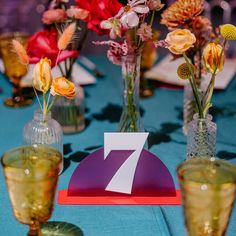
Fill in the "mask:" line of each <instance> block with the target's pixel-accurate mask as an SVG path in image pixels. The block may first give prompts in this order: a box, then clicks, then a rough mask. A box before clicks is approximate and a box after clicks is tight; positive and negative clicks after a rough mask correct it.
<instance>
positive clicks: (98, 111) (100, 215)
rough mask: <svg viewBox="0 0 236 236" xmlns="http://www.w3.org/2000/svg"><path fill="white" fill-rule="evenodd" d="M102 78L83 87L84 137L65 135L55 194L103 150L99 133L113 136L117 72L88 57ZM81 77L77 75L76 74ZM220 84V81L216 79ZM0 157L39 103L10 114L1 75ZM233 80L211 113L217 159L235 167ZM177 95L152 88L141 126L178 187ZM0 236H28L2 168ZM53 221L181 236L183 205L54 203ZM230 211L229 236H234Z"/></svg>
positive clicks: (119, 235) (146, 235) (121, 235)
mask: <svg viewBox="0 0 236 236" xmlns="http://www.w3.org/2000/svg"><path fill="white" fill-rule="evenodd" d="M91 59H92V60H93V61H94V62H95V63H96V64H97V65H98V67H99V68H100V69H101V70H103V71H104V72H105V73H106V77H105V78H103V79H98V80H97V83H96V84H95V85H91V86H87V87H85V92H86V107H87V112H86V119H87V127H86V129H85V131H84V132H82V133H79V134H74V135H66V136H64V143H65V145H66V155H65V167H66V170H65V171H64V172H63V174H62V175H61V176H60V180H59V185H58V189H66V188H67V185H68V182H69V180H70V177H71V175H72V173H73V171H74V170H75V168H76V166H77V165H78V163H79V161H80V160H81V157H84V156H86V155H87V154H88V153H89V152H92V151H93V150H95V149H96V147H98V146H101V145H103V133H104V132H109V131H116V128H117V122H118V120H119V115H120V112H121V104H122V97H121V91H122V89H121V87H122V86H121V72H120V68H119V67H117V66H114V65H112V64H111V63H110V62H108V61H107V59H106V58H105V57H92V58H91ZM78 76H79V75H78ZM219 79H224V78H219ZM0 81H1V82H0V87H1V88H2V89H3V92H2V93H1V94H0V100H1V101H0V127H1V128H0V155H1V154H2V153H3V152H4V151H6V150H8V149H10V148H12V147H15V146H19V145H20V144H21V143H22V128H23V126H24V124H26V122H28V121H29V120H31V119H32V116H33V111H34V109H36V108H38V104H37V101H36V100H35V102H34V104H33V105H32V106H29V107H25V108H21V109H12V108H8V107H5V106H4V105H3V100H4V99H5V98H6V97H8V96H10V91H11V86H10V84H9V83H8V82H7V80H6V79H5V78H4V77H3V75H1V76H0ZM235 94H236V80H234V81H232V82H231V84H230V85H229V87H228V88H227V90H225V91H222V92H216V93H215V94H214V99H213V102H214V109H213V110H212V114H213V117H214V120H215V121H216V122H217V125H218V133H217V154H218V156H219V157H220V158H224V159H227V160H229V161H231V162H234V163H236V96H235ZM182 102H183V92H182V91H181V90H168V89H160V88H159V89H156V91H155V95H154V96H153V97H151V98H148V99H145V100H141V102H140V104H141V107H142V110H143V117H142V119H143V123H144V125H145V128H146V129H147V130H148V131H149V132H150V135H151V148H150V151H151V152H153V153H155V154H156V155H157V156H158V157H159V158H160V159H161V160H162V161H163V162H164V163H165V164H166V166H167V167H168V169H169V170H170V172H171V174H172V176H173V178H174V181H175V184H176V187H177V188H178V183H177V181H176V172H175V169H176V166H177V165H178V164H179V163H180V162H181V161H183V160H184V159H185V150H186V138H185V136H184V135H183V133H182ZM0 172H1V173H0V235H1V236H15V235H26V232H27V227H26V226H24V225H21V224H19V223H18V222H17V221H16V220H15V219H14V216H13V213H12V209H11V206H10V202H9V198H8V193H7V190H6V185H5V181H4V179H3V174H2V168H0ZM50 220H52V221H66V222H70V223H73V224H75V225H77V226H79V227H80V228H81V230H82V231H83V234H84V235H86V236H111V235H112V236H136V235H137V236H154V235H155V236H169V235H171V236H185V235H186V233H185V228H184V220H183V214H182V207H181V206H161V207H160V206H63V205H58V204H55V209H54V212H53V216H52V217H51V219H50ZM235 222H236V209H235V208H234V211H233V214H232V217H231V223H230V224H229V227H228V233H227V235H228V236H235V235H236V224H235Z"/></svg>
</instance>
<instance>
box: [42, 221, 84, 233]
mask: <svg viewBox="0 0 236 236" xmlns="http://www.w3.org/2000/svg"><path fill="white" fill-rule="evenodd" d="M41 231H42V235H43V236H83V235H84V234H83V232H82V230H81V229H80V228H79V227H77V226H76V225H73V224H70V223H66V222H60V221H50V222H47V223H45V224H43V225H42V226H41Z"/></svg>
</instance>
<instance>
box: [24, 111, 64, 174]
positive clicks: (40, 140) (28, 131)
mask: <svg viewBox="0 0 236 236" xmlns="http://www.w3.org/2000/svg"><path fill="white" fill-rule="evenodd" d="M23 142H24V144H27V145H34V144H43V145H46V146H50V147H53V148H55V149H57V150H58V151H60V153H61V154H62V156H63V132H62V128H61V126H60V124H59V123H58V122H57V121H56V120H54V119H52V117H51V113H50V112H49V114H48V115H47V116H46V117H45V116H44V115H43V113H42V111H41V110H36V111H35V112H34V118H33V120H31V121H29V122H28V123H27V124H26V125H25V126H24V129H23ZM61 170H63V162H62V164H61Z"/></svg>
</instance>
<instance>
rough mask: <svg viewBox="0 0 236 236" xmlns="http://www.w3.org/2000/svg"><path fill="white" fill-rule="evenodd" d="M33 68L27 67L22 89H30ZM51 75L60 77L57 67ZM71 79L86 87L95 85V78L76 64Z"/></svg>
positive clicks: (0, 68) (1, 69) (2, 68)
mask: <svg viewBox="0 0 236 236" xmlns="http://www.w3.org/2000/svg"><path fill="white" fill-rule="evenodd" d="M62 64H63V63H62ZM33 68H34V65H29V70H28V73H27V74H26V75H25V76H24V77H23V78H22V80H21V86H22V87H32V71H33ZM62 68H63V65H62ZM0 71H2V72H4V65H3V61H2V60H1V59H0ZM52 74H53V77H54V78H55V77H58V76H61V73H60V70H59V68H58V67H54V68H53V69H52ZM72 78H73V81H74V83H78V84H80V85H88V84H94V83H96V78H95V77H94V76H93V75H92V74H90V73H89V72H88V71H86V70H85V69H84V68H83V67H81V66H80V65H79V64H77V63H75V64H74V66H73V70H72Z"/></svg>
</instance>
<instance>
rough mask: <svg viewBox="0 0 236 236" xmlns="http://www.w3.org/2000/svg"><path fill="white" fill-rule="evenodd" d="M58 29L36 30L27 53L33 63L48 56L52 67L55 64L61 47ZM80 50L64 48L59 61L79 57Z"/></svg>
mask: <svg viewBox="0 0 236 236" xmlns="http://www.w3.org/2000/svg"><path fill="white" fill-rule="evenodd" d="M57 38H58V35H57V31H56V30H55V29H52V30H50V31H49V30H42V31H39V32H36V33H35V34H34V35H32V36H31V38H30V39H29V40H28V47H27V53H28V55H29V62H30V63H31V64H34V63H37V62H39V61H40V59H41V58H43V57H47V58H49V59H51V62H52V67H53V66H55V63H56V59H57V56H58V52H59V49H58V48H57ZM78 55H79V51H76V50H63V51H61V52H60V55H59V57H58V63H59V62H61V61H64V60H66V59H67V58H72V57H77V56H78Z"/></svg>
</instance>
